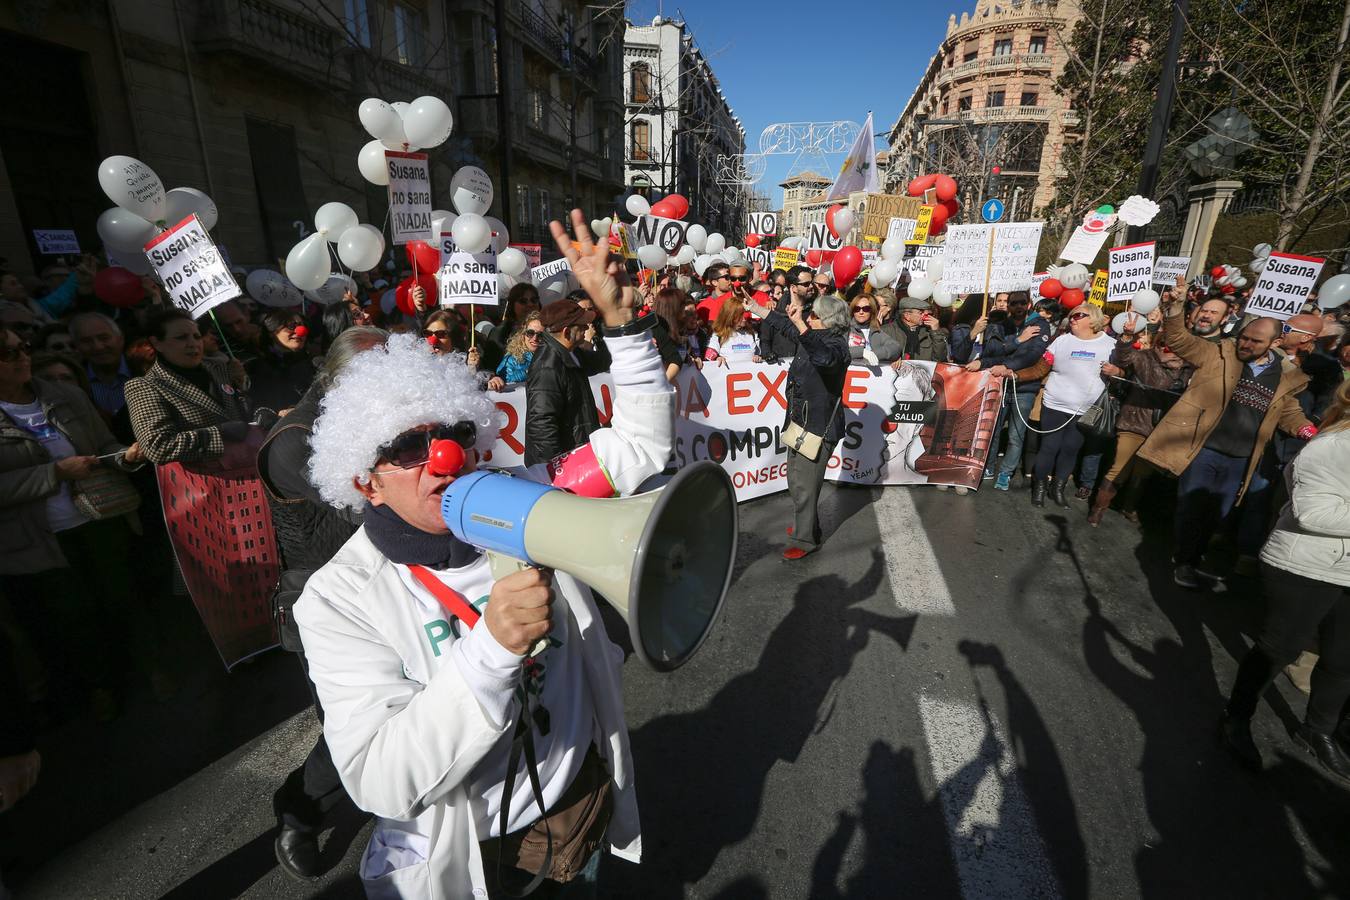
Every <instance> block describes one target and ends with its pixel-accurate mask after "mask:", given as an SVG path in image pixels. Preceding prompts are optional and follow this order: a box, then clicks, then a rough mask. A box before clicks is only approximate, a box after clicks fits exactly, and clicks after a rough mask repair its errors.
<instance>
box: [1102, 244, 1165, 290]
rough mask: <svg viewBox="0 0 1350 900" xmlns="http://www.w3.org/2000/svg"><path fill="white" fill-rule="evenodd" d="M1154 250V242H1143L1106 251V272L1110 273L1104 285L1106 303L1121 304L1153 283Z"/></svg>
mask: <svg viewBox="0 0 1350 900" xmlns="http://www.w3.org/2000/svg"><path fill="white" fill-rule="evenodd" d="M1156 249H1157V244H1156V243H1155V242H1154V241H1145V242H1144V243H1141V244H1126V245H1124V246H1123V247H1112V248H1111V249H1110V250H1108V251H1106V260H1107V271H1108V272H1109V273H1110V274H1109V276H1108V280H1107V283H1106V302H1107V303H1116V302H1121V303H1123V302H1125V301H1126V300H1129V299H1130V298H1131V297H1133V296H1134V292H1135V291H1137V290H1139V289H1140V288H1146V287H1149V286H1150V285H1151V284H1152V283H1153V254H1154V251H1155V250H1156Z"/></svg>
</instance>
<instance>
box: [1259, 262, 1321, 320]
mask: <svg viewBox="0 0 1350 900" xmlns="http://www.w3.org/2000/svg"><path fill="white" fill-rule="evenodd" d="M1325 262H1326V260H1324V259H1321V258H1319V257H1316V256H1296V255H1294V254H1293V253H1280V252H1278V251H1276V252H1274V253H1271V254H1270V256H1268V257H1267V258H1266V267H1265V268H1264V269H1262V270H1261V277H1260V278H1258V279H1257V280H1256V286H1255V287H1254V288H1252V295H1251V297H1250V298H1248V300H1247V307H1246V309H1245V310H1243V311H1244V312H1246V313H1248V314H1250V315H1256V316H1269V317H1270V318H1272V319H1280V320H1284V319H1288V318H1289V317H1290V316H1296V315H1298V314H1299V313H1300V312H1302V310H1303V304H1304V303H1305V302H1306V301H1307V299H1308V295H1309V294H1310V293H1312V289H1313V285H1314V284H1316V283H1317V276H1318V275H1320V274H1321V273H1322V265H1323V263H1325Z"/></svg>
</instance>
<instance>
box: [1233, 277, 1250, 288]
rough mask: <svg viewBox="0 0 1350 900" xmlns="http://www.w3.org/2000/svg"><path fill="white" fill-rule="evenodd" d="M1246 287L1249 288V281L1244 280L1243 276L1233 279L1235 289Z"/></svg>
mask: <svg viewBox="0 0 1350 900" xmlns="http://www.w3.org/2000/svg"><path fill="white" fill-rule="evenodd" d="M1246 286H1247V279H1246V278H1244V277H1243V276H1241V275H1239V276H1238V277H1236V278H1234V279H1233V287H1235V288H1245V287H1246Z"/></svg>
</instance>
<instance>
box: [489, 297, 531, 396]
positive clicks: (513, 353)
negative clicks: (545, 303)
mask: <svg viewBox="0 0 1350 900" xmlns="http://www.w3.org/2000/svg"><path fill="white" fill-rule="evenodd" d="M543 339H544V323H543V321H542V320H541V319H540V316H539V313H537V312H532V313H529V314H528V315H526V316H525V325H524V326H523V327H522V328H520V329H519V330H518V331H516V333H515V334H513V335H511V339H510V340H508V341H507V342H506V354H505V355H504V356H503V357H502V361H501V362H500V363H499V364H498V365H497V374H496V375H494V376H492V378H491V379H490V380H489V381H488V385H487V386H488V390H490V391H500V390H501V389H502V388H504V387H506V386H507V385H510V384H523V383H524V382H525V377H526V376H527V375H528V374H529V373H530V363H532V362H534V354H535V353H536V352H537V351H538V350H539V342H540V341H542V340H543Z"/></svg>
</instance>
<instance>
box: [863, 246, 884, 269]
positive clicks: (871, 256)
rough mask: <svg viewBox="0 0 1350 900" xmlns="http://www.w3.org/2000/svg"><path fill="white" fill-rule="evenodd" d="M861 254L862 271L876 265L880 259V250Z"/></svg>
mask: <svg viewBox="0 0 1350 900" xmlns="http://www.w3.org/2000/svg"><path fill="white" fill-rule="evenodd" d="M861 253H862V261H863V268H864V269H870V268H872V267H873V266H875V265H876V264H877V261H878V260H879V259H881V251H880V250H863V251H861Z"/></svg>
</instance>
